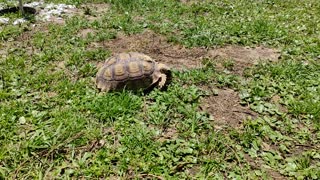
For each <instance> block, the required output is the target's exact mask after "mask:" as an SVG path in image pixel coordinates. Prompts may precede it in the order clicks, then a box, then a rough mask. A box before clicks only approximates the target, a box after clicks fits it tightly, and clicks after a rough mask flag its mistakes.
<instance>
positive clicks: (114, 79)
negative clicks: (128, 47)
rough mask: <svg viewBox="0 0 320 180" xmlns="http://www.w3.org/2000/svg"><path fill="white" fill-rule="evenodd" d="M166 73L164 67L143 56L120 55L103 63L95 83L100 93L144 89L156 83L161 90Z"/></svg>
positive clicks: (135, 53) (133, 53) (130, 53)
mask: <svg viewBox="0 0 320 180" xmlns="http://www.w3.org/2000/svg"><path fill="white" fill-rule="evenodd" d="M168 72H169V68H168V67H167V66H166V65H164V64H159V63H156V62H155V61H154V60H153V59H152V58H150V57H149V56H147V55H145V54H142V53H137V52H129V53H120V54H117V55H115V56H113V57H110V58H109V59H107V60H106V61H105V62H104V64H103V66H102V67H101V68H100V69H99V71H98V73H97V77H96V83H97V86H98V88H99V89H101V91H110V90H111V91H112V90H121V89H124V88H125V89H128V90H138V89H146V88H148V87H150V86H152V85H154V84H155V83H157V82H158V81H160V82H161V83H159V86H160V88H161V87H162V86H163V85H164V83H165V81H166V74H168Z"/></svg>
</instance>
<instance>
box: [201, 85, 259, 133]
mask: <svg viewBox="0 0 320 180" xmlns="http://www.w3.org/2000/svg"><path fill="white" fill-rule="evenodd" d="M209 88H210V87H207V89H209ZM200 109H201V110H203V111H206V112H208V113H209V114H210V115H211V117H212V118H213V120H214V124H215V127H216V128H219V127H221V126H231V127H234V128H236V127H240V126H241V124H242V121H243V120H244V119H246V118H249V117H250V118H253V119H254V118H255V117H257V114H256V113H255V112H253V111H251V110H250V108H249V107H248V106H242V105H240V99H239V95H238V93H237V92H236V91H234V90H232V89H228V88H226V89H219V90H218V95H216V96H215V95H211V96H209V97H206V98H203V99H202V100H201V105H200Z"/></svg>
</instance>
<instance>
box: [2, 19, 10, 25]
mask: <svg viewBox="0 0 320 180" xmlns="http://www.w3.org/2000/svg"><path fill="white" fill-rule="evenodd" d="M9 20H10V19H9V18H0V24H8V23H9Z"/></svg>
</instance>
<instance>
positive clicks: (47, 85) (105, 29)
mask: <svg viewBox="0 0 320 180" xmlns="http://www.w3.org/2000/svg"><path fill="white" fill-rule="evenodd" d="M48 2H54V3H71V4H75V5H76V6H77V7H79V8H80V6H81V5H83V4H85V3H86V2H88V3H108V4H110V8H108V9H106V10H105V12H104V13H101V14H96V15H97V18H96V19H95V20H93V21H87V20H86V19H85V18H84V17H80V16H75V17H71V18H67V19H66V23H65V25H64V26H62V25H59V24H44V25H42V26H41V27H43V29H39V30H38V31H34V30H32V28H31V27H30V25H31V24H28V23H27V24H24V25H20V26H13V25H11V24H8V25H3V26H1V27H0V47H1V49H2V50H0V55H1V56H0V101H1V104H0V131H1V132H0V144H1V145H0V178H1V179H5V178H9V179H23V178H30V179H31V178H32V179H33V178H34V179H48V178H60V179H66V178H80V177H84V178H99V177H100V178H101V177H114V178H123V179H127V178H137V179H139V178H148V177H149V178H153V179H187V178H194V179H197V178H198V179H205V178H206V179H223V178H228V179H231V178H235V179H270V178H276V177H280V178H282V179H283V178H288V179H289V178H295V179H318V178H319V177H320V171H319V169H320V164H319V159H320V149H319V148H320V147H319V140H320V131H319V130H320V123H319V118H320V111H319V109H320V104H319V102H320V101H319V99H320V89H319V84H320V80H319V79H320V66H319V62H318V60H319V59H318V57H319V55H320V54H319V52H320V42H319V28H320V27H319V24H320V23H319V19H320V17H319V13H317V12H318V11H319V9H320V4H319V3H318V1H316V0H302V1H298V0H294V1H292V0H291V1H288V0H285V1H283V0H272V1H250V2H248V1H247V0H246V1H244V0H237V1H235V0H234V1H231V0H223V1H201V2H197V3H189V4H188V3H187V4H185V3H181V2H179V1H174V0H166V1H164V0H151V1H146V0H138V1H128V0H117V1H114V0H95V1H84V0H52V1H48ZM9 3H11V2H9ZM86 11H87V13H94V9H92V10H88V9H87V10H86ZM86 28H90V29H93V30H94V31H95V32H96V33H95V35H89V36H87V37H80V36H77V35H76V34H77V33H78V32H79V31H80V30H82V29H86ZM146 29H147V30H152V31H154V32H156V33H159V34H161V35H163V36H165V37H167V39H168V40H169V41H170V42H171V43H174V44H180V45H184V46H186V47H199V46H204V47H207V48H212V47H214V46H223V45H227V44H236V45H246V46H258V45H265V46H269V47H274V48H279V49H281V50H282V51H281V59H280V60H279V62H273V63H261V64H259V65H258V66H255V67H252V68H250V69H249V70H248V71H246V73H245V75H244V76H240V75H236V74H232V73H226V71H219V70H217V69H216V68H215V64H214V63H213V62H211V61H210V59H209V60H208V61H206V62H204V64H205V66H204V67H203V68H200V69H191V70H187V71H183V72H182V71H174V73H173V74H174V78H173V82H172V84H171V85H170V86H169V87H168V90H167V91H159V90H157V89H156V90H154V91H152V92H151V93H150V94H147V95H143V94H140V93H132V92H128V91H123V92H118V93H108V94H104V93H99V92H98V90H97V89H96V88H95V86H94V83H93V81H92V77H94V76H95V73H96V71H97V68H96V62H100V61H103V60H105V59H106V58H107V57H109V56H110V55H111V53H112V52H111V49H107V48H88V46H89V45H90V44H91V43H101V42H106V41H109V40H112V39H114V38H115V37H117V36H118V33H119V32H121V33H124V34H126V35H131V34H137V33H141V32H142V31H144V30H146ZM25 35H27V36H28V38H25V39H23V37H24V36H25ZM223 66H224V68H225V69H226V70H232V67H234V66H236V64H233V62H232V61H229V60H227V61H225V62H224V63H223ZM231 72H232V71H231ZM203 86H207V87H210V88H232V89H234V90H236V91H238V92H239V98H240V99H241V103H242V104H248V105H249V106H250V108H251V109H252V110H253V111H255V112H256V113H257V114H258V115H257V117H256V118H253V119H250V118H248V119H245V120H244V122H243V123H242V124H241V126H240V127H238V128H234V127H232V126H226V127H219V126H217V125H216V122H215V120H214V119H212V117H211V116H210V115H209V114H208V113H207V112H204V111H202V110H200V103H201V101H200V100H201V98H205V97H206V96H210V95H217V94H215V93H213V94H212V92H207V91H205V90H203ZM182 87H183V88H182ZM275 97H277V98H276V99H277V100H274V99H275Z"/></svg>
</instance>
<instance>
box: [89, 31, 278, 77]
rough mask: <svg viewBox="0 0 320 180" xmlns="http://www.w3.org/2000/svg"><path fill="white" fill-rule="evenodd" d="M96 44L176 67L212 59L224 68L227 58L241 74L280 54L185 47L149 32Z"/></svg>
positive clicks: (262, 49)
mask: <svg viewBox="0 0 320 180" xmlns="http://www.w3.org/2000/svg"><path fill="white" fill-rule="evenodd" d="M99 46H100V47H104V48H108V49H110V50H111V52H112V53H114V54H115V53H119V52H129V51H138V52H142V53H145V54H147V55H149V56H151V57H152V58H154V59H155V60H157V61H158V62H162V63H166V64H168V65H169V66H171V67H172V68H175V69H178V70H182V69H191V68H201V67H202V65H203V64H202V62H203V59H204V58H206V59H208V58H209V59H212V60H214V62H215V63H216V64H217V67H218V68H219V67H223V65H222V64H223V63H224V62H225V60H229V61H232V62H233V64H234V65H233V69H232V72H234V73H236V74H242V72H243V70H244V69H245V68H246V67H251V66H252V65H255V64H257V63H258V62H260V61H276V60H277V59H278V58H279V57H280V54H279V52H278V51H277V50H274V49H270V48H266V47H256V48H249V47H242V46H226V47H221V48H217V49H209V50H208V49H205V48H199V47H198V48H186V47H183V46H181V45H176V44H172V43H168V42H167V40H166V38H165V37H163V36H160V35H158V34H155V33H154V32H152V31H145V32H143V33H141V34H136V35H131V36H125V35H118V37H117V38H116V39H114V40H111V41H108V42H103V43H93V44H91V45H90V47H91V48H95V47H99ZM90 47H89V48H90Z"/></svg>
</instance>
